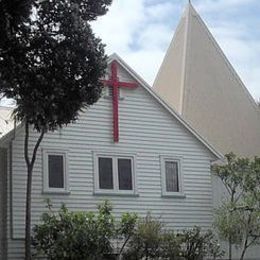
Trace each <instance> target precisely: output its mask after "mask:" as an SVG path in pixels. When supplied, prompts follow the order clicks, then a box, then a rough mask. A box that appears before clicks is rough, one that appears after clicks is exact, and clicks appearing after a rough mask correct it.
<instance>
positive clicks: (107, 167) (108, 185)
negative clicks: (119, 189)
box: [98, 157, 114, 190]
mask: <svg viewBox="0 0 260 260" xmlns="http://www.w3.org/2000/svg"><path fill="white" fill-rule="evenodd" d="M98 172H99V188H100V189H109V190H113V188H114V185H113V168H112V158H102V157H100V158H98Z"/></svg>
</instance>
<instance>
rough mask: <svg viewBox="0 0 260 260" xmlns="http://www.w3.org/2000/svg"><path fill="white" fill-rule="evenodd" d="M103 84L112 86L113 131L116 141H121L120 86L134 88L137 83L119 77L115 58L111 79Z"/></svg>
mask: <svg viewBox="0 0 260 260" xmlns="http://www.w3.org/2000/svg"><path fill="white" fill-rule="evenodd" d="M102 82H103V84H104V85H105V86H106V87H112V97H113V131H114V133H113V134H114V142H115V143H117V142H118V141H119V125H118V98H119V91H118V90H119V88H128V89H134V88H136V87H137V84H136V83H128V82H122V81H119V79H118V71H117V62H116V61H115V60H114V61H113V62H112V64H111V78H110V79H109V80H103V81H102Z"/></svg>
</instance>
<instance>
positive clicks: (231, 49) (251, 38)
mask: <svg viewBox="0 0 260 260" xmlns="http://www.w3.org/2000/svg"><path fill="white" fill-rule="evenodd" d="M187 3H188V0H114V1H113V4H112V6H111V8H110V11H109V13H108V14H107V15H106V16H104V17H102V18H99V20H98V21H96V22H94V23H93V29H94V31H95V32H96V34H97V35H98V36H99V37H101V38H102V40H103V42H104V43H106V44H107V47H106V50H107V53H108V54H111V53H113V52H116V53H118V54H119V55H120V56H121V57H122V58H123V59H124V60H125V61H126V62H127V63H128V64H129V65H130V66H131V67H132V68H133V69H134V70H136V72H137V73H138V74H140V75H141V76H142V77H143V78H144V79H145V80H146V81H147V82H148V83H150V84H152V83H153V80H154V78H155V76H156V73H157V71H158V69H159V66H160V64H161V62H162V59H163V57H164V55H165V52H166V50H167V47H168V46H169V44H170V41H171V39H172V37H173V34H174V30H175V28H176V26H177V24H178V22H179V20H180V17H181V14H182V12H183V10H184V8H185V6H186V5H187ZM192 3H193V6H194V7H195V9H196V10H197V11H198V12H199V14H200V15H201V17H202V19H203V20H204V21H205V23H206V24H207V26H208V27H209V29H210V31H211V32H212V34H213V35H214V37H215V38H216V40H217V42H218V43H219V45H220V46H221V48H222V49H223V51H224V53H225V54H226V56H227V57H228V59H229V60H230V62H231V63H232V65H233V66H234V68H235V69H236V71H237V72H238V74H239V75H240V77H241V79H242V81H243V82H244V83H245V85H246V87H247V88H248V90H249V92H250V93H251V94H252V96H253V97H254V98H255V99H260V1H259V0H193V1H192Z"/></svg>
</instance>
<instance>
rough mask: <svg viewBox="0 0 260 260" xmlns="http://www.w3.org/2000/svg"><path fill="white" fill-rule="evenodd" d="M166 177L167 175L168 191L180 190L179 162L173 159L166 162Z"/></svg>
mask: <svg viewBox="0 0 260 260" xmlns="http://www.w3.org/2000/svg"><path fill="white" fill-rule="evenodd" d="M165 175H166V176H165V177H166V191H167V192H178V191H179V179H178V163H177V162H173V161H166V162H165Z"/></svg>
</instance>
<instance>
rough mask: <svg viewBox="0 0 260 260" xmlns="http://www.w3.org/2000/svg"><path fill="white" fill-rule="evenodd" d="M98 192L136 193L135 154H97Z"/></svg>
mask: <svg viewBox="0 0 260 260" xmlns="http://www.w3.org/2000/svg"><path fill="white" fill-rule="evenodd" d="M94 161H95V171H94V172H95V192H96V193H110V194H111V193H119V194H134V193H135V173H134V156H119V155H118V156H116V155H113V156H111V155H102V154H95V155H94Z"/></svg>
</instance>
